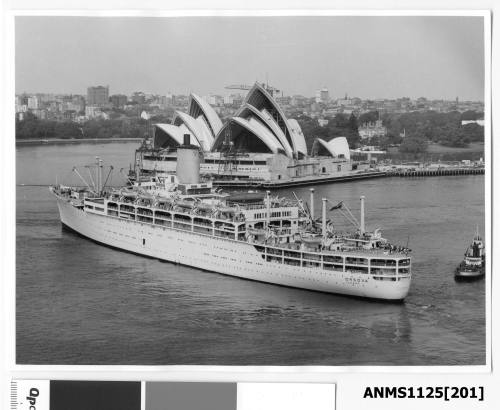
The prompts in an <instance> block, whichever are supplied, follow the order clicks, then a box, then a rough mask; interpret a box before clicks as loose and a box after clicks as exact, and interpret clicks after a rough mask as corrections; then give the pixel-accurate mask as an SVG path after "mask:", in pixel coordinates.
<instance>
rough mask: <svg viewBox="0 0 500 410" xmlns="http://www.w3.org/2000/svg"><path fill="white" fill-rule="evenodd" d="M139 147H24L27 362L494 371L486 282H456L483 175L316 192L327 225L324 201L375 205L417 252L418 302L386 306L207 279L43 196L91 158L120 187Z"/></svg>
mask: <svg viewBox="0 0 500 410" xmlns="http://www.w3.org/2000/svg"><path fill="white" fill-rule="evenodd" d="M136 145H137V143H108V144H78V145H40V146H19V147H17V148H16V152H17V158H16V159H17V164H16V169H17V174H16V181H17V184H18V186H17V197H16V203H17V209H16V210H17V215H16V218H17V220H16V235H17V237H16V245H17V246H16V270H17V272H16V287H17V295H16V332H17V334H16V356H17V362H18V363H19V364H53V365H55V364H109V365H118V364H128V365H130V364H134V365H139V364H140V365H174V364H176V365H179V364H201V365H332V366H337V365H343V366H345V365H420V366H426V365H430V366H435V365H480V364H485V351H486V348H485V343H486V339H485V282H484V281H479V282H475V283H456V282H455V281H454V278H453V273H454V268H455V267H456V265H457V264H458V263H459V262H460V261H461V259H462V257H463V253H464V251H465V249H466V247H467V245H468V244H469V242H470V240H471V239H472V236H473V234H474V232H475V227H476V224H478V225H479V228H480V231H481V232H484V213H485V210H484V176H483V175H470V176H449V177H431V178H416V179H406V178H381V179H373V180H364V181H358V182H353V183H343V184H332V185H321V186H318V187H316V198H317V200H316V205H317V206H316V208H317V209H316V214H317V215H320V213H319V207H320V203H321V201H320V198H321V197H327V198H329V199H330V200H331V201H332V203H336V202H337V201H340V200H343V201H345V202H346V203H347V204H348V205H349V206H350V208H351V209H352V211H353V213H354V214H356V213H357V212H358V211H359V196H360V195H365V196H366V198H367V210H366V220H367V226H368V227H369V228H373V227H382V228H383V234H384V236H385V237H387V238H389V239H391V241H392V242H396V243H400V244H403V245H406V243H408V244H409V245H408V246H409V247H410V248H411V249H412V250H413V252H412V254H413V281H412V287H411V290H410V294H409V296H408V297H407V299H406V300H405V302H404V303H402V304H387V303H381V302H372V301H367V300H362V299H354V298H349V297H344V296H338V295H330V294H322V293H315V292H310V291H304V290H298V289H289V288H284V287H279V286H273V285H268V284H263V283H256V282H251V281H245V280H242V279H237V278H233V277H228V276H222V275H219V274H214V273H209V272H201V271H198V270H197V269H192V268H189V267H184V266H179V265H175V264H170V263H165V262H160V261H158V260H155V259H148V258H144V257H140V256H136V255H132V254H128V253H125V252H121V251H117V250H113V249H110V248H107V247H104V246H101V245H97V244H95V243H93V242H91V241H88V240H86V239H83V238H81V237H79V236H77V235H75V234H74V233H71V232H68V231H66V230H63V229H62V227H61V225H60V222H59V216H58V212H57V207H56V203H55V200H54V198H53V197H52V196H51V195H50V193H49V191H48V189H47V187H46V185H48V184H52V183H54V182H55V180H56V177H57V180H58V181H59V182H61V183H68V184H69V183H77V182H78V180H76V179H75V177H74V175H73V174H72V173H71V169H72V167H73V166H74V165H81V164H85V163H91V162H93V161H94V156H95V155H99V156H101V157H102V158H104V160H105V162H106V163H108V164H113V165H114V168H115V170H114V176H113V180H112V183H121V182H123V181H124V178H123V177H122V176H120V174H119V169H120V168H121V167H123V168H125V172H126V171H127V170H128V166H129V163H130V162H131V161H132V160H133V151H134V149H135V147H136ZM295 192H296V193H297V195H298V196H300V197H303V198H304V199H308V197H309V189H308V188H298V189H296V190H295ZM279 194H280V195H282V196H291V195H292V192H291V191H290V190H283V191H280V192H279ZM331 217H332V218H333V220H334V222H335V223H337V224H338V225H342V222H341V220H340V219H338V215H337V214H335V213H332V214H331Z"/></svg>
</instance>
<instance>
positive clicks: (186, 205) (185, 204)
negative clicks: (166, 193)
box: [175, 199, 195, 209]
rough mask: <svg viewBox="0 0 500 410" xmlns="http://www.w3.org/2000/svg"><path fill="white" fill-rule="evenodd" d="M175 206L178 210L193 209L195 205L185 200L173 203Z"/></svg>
mask: <svg viewBox="0 0 500 410" xmlns="http://www.w3.org/2000/svg"><path fill="white" fill-rule="evenodd" d="M175 206H178V207H180V208H184V209H193V208H194V207H195V204H194V203H193V201H185V200H182V199H180V200H178V201H176V202H175Z"/></svg>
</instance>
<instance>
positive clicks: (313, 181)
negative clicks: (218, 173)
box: [213, 171, 387, 189]
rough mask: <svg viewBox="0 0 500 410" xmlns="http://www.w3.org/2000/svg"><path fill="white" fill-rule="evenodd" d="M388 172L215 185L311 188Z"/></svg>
mask: <svg viewBox="0 0 500 410" xmlns="http://www.w3.org/2000/svg"><path fill="white" fill-rule="evenodd" d="M386 176H387V172H385V171H370V172H357V173H348V174H343V175H336V176H331V175H330V176H321V175H314V176H309V177H302V178H293V179H289V180H284V181H280V180H278V181H263V180H249V179H230V180H224V179H220V180H214V181H213V185H214V186H218V187H224V188H241V189H249V188H250V189H251V188H260V189H280V188H292V187H300V186H310V185H319V184H331V183H335V182H351V181H357V180H360V179H369V178H382V177H386Z"/></svg>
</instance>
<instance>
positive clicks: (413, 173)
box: [387, 167, 484, 177]
mask: <svg viewBox="0 0 500 410" xmlns="http://www.w3.org/2000/svg"><path fill="white" fill-rule="evenodd" d="M483 174H484V167H460V168H456V167H450V168H422V169H398V170H394V171H389V172H387V176H397V177H437V176H447V175H483Z"/></svg>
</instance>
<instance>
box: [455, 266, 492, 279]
mask: <svg viewBox="0 0 500 410" xmlns="http://www.w3.org/2000/svg"><path fill="white" fill-rule="evenodd" d="M484 273H485V270H484V268H481V269H477V270H464V269H460V268H457V270H456V272H455V280H457V281H464V282H465V281H474V280H479V279H482V278H484Z"/></svg>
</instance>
